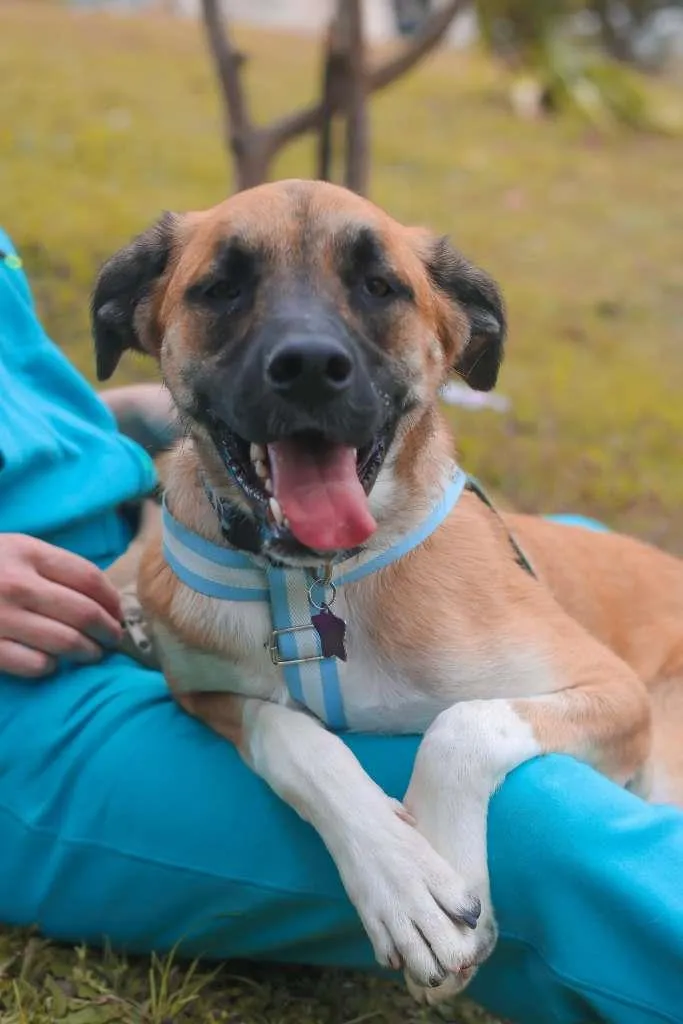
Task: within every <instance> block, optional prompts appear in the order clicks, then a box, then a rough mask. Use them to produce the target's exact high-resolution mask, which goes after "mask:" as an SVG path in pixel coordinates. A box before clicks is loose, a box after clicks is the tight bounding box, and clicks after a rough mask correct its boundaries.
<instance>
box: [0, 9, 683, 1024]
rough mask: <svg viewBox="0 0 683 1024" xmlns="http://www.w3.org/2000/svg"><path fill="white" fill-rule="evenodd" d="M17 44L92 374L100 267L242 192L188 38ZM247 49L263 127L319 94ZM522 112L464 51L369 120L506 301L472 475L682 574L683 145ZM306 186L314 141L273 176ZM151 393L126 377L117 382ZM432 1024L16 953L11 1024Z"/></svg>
mask: <svg viewBox="0 0 683 1024" xmlns="http://www.w3.org/2000/svg"><path fill="white" fill-rule="evenodd" d="M0 24H1V25H2V29H1V30H0V72H1V74H2V81H3V83H4V85H3V88H2V90H0V223H2V224H3V225H4V226H5V227H6V228H7V229H8V230H9V231H10V233H11V234H12V235H13V236H14V238H15V240H16V242H17V245H18V246H19V247H20V249H21V251H22V253H23V256H24V259H25V263H26V266H27V269H28V273H29V275H30V278H31V280H32V283H33V285H34V288H35V292H36V295H37V299H38V305H39V308H40V312H41V314H42V316H43V319H44V322H45V324H46V326H47V328H48V330H49V332H50V333H51V335H52V336H53V337H54V338H55V340H57V341H58V342H59V343H60V344H61V345H63V346H64V348H65V349H66V351H67V352H68V353H69V355H70V356H71V357H72V358H73V359H74V361H75V362H76V363H77V365H78V366H79V367H80V368H81V369H82V370H83V371H84V372H85V373H86V374H87V375H88V376H90V377H92V368H93V360H92V355H91V351H90V338H89V328H88V316H87V306H88V294H89V290H90V287H91V284H92V281H93V275H94V273H95V270H96V267H97V266H98V264H99V263H100V262H101V260H102V259H104V258H105V257H106V256H108V255H109V254H110V253H111V252H112V251H113V250H114V249H115V248H116V247H117V246H119V245H120V244H122V243H124V242H125V241H127V240H128V239H129V238H130V237H131V236H132V235H133V234H134V233H136V232H137V231H139V230H140V229H141V228H142V227H143V226H145V225H146V224H147V223H149V222H151V221H152V220H153V219H154V218H155V217H156V216H157V214H158V213H159V211H160V210H162V209H164V208H169V209H177V210H185V209H189V208H197V207H204V206H208V205H210V204H212V203H214V202H217V201H218V200H220V199H221V198H223V197H224V196H225V195H226V194H227V193H228V192H229V191H230V174H229V168H228V165H227V162H226V157H225V153H224V150H223V146H222V134H221V124H220V110H219V105H218V102H217V97H216V92H215V89H214V83H213V79H212V76H211V73H210V69H209V66H208V63H207V60H206V55H205V53H204V50H203V46H202V43H201V38H200V36H199V33H198V31H197V28H196V26H194V25H192V24H187V23H184V22H182V23H180V22H172V21H169V20H167V19H164V18H161V17H149V18H146V19H142V18H140V19H132V18H126V17H108V16H105V15H96V16H95V15H89V16H88V15H77V14H74V13H72V14H68V13H66V12H64V11H63V10H61V9H60V8H59V7H58V6H44V5H42V4H40V3H36V2H28V0H23V2H21V3H10V4H8V3H4V2H3V0H0ZM240 42H241V44H242V45H243V46H244V48H245V49H246V50H247V51H249V52H250V53H251V54H252V55H253V61H252V62H251V64H250V70H249V84H250V94H251V96H252V97H253V104H254V108H255V111H256V112H257V113H258V115H259V116H260V117H271V116H273V115H275V114H277V113H278V112H282V111H283V110H284V109H286V108H287V107H289V106H291V105H293V104H295V103H299V102H301V101H304V100H306V99H307V98H309V97H310V95H311V93H312V90H313V89H314V87H315V82H316V80H317V50H316V49H315V48H314V47H313V46H312V45H311V43H310V42H309V41H306V40H301V39H298V38H297V37H295V36H277V35H269V34H267V33H262V34H253V33H247V32H244V33H240ZM672 95H674V98H675V99H677V100H680V96H678V97H676V96H675V94H672ZM503 96H504V89H503V84H502V82H501V80H500V79H499V77H498V75H497V73H496V71H495V69H494V68H493V67H492V66H491V65H490V64H489V63H487V62H486V61H484V60H482V59H480V58H478V57H477V56H476V55H474V56H463V55H461V54H458V53H445V54H441V55H439V56H437V57H436V58H435V59H433V60H431V61H430V62H429V63H428V64H427V65H425V66H424V67H423V68H422V69H421V70H420V71H419V72H418V73H416V74H413V75H412V76H410V77H409V78H408V79H406V80H405V81H403V82H401V83H400V84H399V85H398V86H397V87H395V88H393V89H392V90H390V91H389V92H387V93H386V95H382V96H381V97H378V98H377V99H376V100H375V101H374V102H373V112H372V120H373V133H374V138H373V153H374V170H373V178H372V195H373V197H374V198H375V199H376V200H377V201H378V202H380V203H381V204H383V205H384V206H386V207H387V208H388V209H389V210H391V211H392V212H393V213H394V214H395V215H396V216H397V217H398V218H400V219H402V220H405V221H412V222H421V223H426V224H430V225H432V226H433V227H434V228H436V229H437V230H439V231H443V232H448V233H450V234H451V235H452V236H453V238H454V240H455V241H456V243H457V244H458V245H459V246H460V247H461V248H462V249H463V251H464V252H465V253H467V254H468V255H469V256H470V257H472V258H473V259H475V260H477V261H479V262H480V263H481V264H482V265H483V266H485V267H486V268H488V269H489V270H490V271H491V272H492V273H493V274H494V275H495V276H496V277H497V278H498V279H499V281H500V282H501V283H502V285H503V288H504V291H505V293H506V295H507V299H508V304H509V308H510V319H511V336H510V344H509V351H508V360H507V363H506V367H505V370H504V372H503V375H502V379H501V383H500V390H501V391H502V392H503V393H505V394H506V395H508V396H509V397H510V398H511V400H512V411H511V412H510V413H509V414H506V415H499V414H496V413H491V412H476V413H473V412H465V411H460V412H457V413H455V414H454V415H453V418H454V422H455V426H456V429H457V434H458V444H459V448H460V451H461V454H462V458H463V461H464V463H465V465H466V466H467V468H468V469H470V470H471V471H473V472H475V473H477V474H478V475H479V476H480V477H481V478H482V479H483V480H484V481H486V482H487V483H488V484H489V485H491V486H493V487H494V488H496V489H497V491H498V492H499V493H500V494H502V495H503V496H504V497H505V499H506V500H508V501H509V502H510V503H512V504H514V505H516V506H518V507H520V508H523V509H528V510H539V509H542V510H548V511H550V510H566V509H571V510H576V511H583V512H586V513H590V514H594V515H598V516H601V517H603V518H605V519H607V520H608V521H609V522H610V523H611V524H613V525H614V526H616V527H619V528H621V529H624V530H629V531H631V532H634V533H636V534H638V535H640V536H643V537H646V538H649V539H651V540H653V541H656V542H658V543H661V544H662V545H664V546H666V547H668V548H669V549H671V550H674V551H677V552H679V553H683V516H682V515H681V510H682V509H683V473H682V472H681V469H680V467H681V455H680V453H681V437H682V435H683V400H682V399H681V395H682V394H683V203H681V167H682V166H683V141H682V140H680V139H666V138H661V137H655V136H647V135H638V134H633V133H630V132H626V131H624V132H623V133H615V134H611V135H610V136H609V137H607V138H603V139H601V138H599V137H598V136H596V135H595V134H594V133H590V132H587V131H586V129H585V128H584V127H582V126H581V125H579V124H578V123H576V122H573V121H571V120H563V121H558V122H554V123H553V122H550V123H542V124H531V123H522V122H519V121H516V120H514V119H513V118H512V117H511V116H510V115H509V114H508V112H507V110H506V108H505V103H504V100H503ZM311 167H312V152H311V145H310V142H309V141H303V142H301V143H298V144H297V145H295V146H293V147H292V148H291V149H290V150H288V151H287V152H286V153H285V154H284V155H283V157H282V159H281V161H280V162H279V164H278V165H277V167H276V172H277V174H278V175H288V176H289V175H306V174H308V173H310V169H311ZM153 372H154V371H153V368H152V366H151V365H148V364H145V363H143V362H139V361H138V362H135V361H130V360H129V361H127V362H126V364H125V367H124V370H123V372H122V374H120V376H119V379H120V380H121V379H124V378H125V377H127V378H128V379H133V378H134V377H136V376H138V377H144V376H150V375H151V374H152V373H153ZM238 973H239V976H238ZM436 1019H438V1018H437V1015H436V1014H432V1015H428V1014H426V1013H423V1012H422V1011H419V1010H418V1009H416V1008H415V1007H413V1005H412V1004H411V1003H410V1001H409V1000H408V999H407V997H406V996H405V995H404V993H403V992H402V990H401V989H400V988H395V987H394V986H391V985H387V984H384V983H381V982H379V981H376V980H369V979H367V978H358V977H355V976H349V975H346V974H344V973H334V972H324V973H320V972H313V971H305V972H304V971H286V972H285V971H274V970H270V971H268V970H265V969H258V970H256V969H255V968H253V967H251V968H240V969H239V972H238V971H237V969H236V968H235V967H234V965H227V966H225V967H223V968H222V969H221V971H220V972H219V974H218V975H217V976H216V977H215V978H213V977H212V976H211V975H210V973H209V972H207V971H205V970H203V969H202V970H198V971H196V972H195V973H194V974H191V975H190V974H188V966H187V965H178V966H174V965H173V964H169V963H168V962H165V963H157V962H155V963H153V964H151V965H150V963H149V962H146V961H135V962H131V963H130V964H127V963H126V962H125V961H123V960H122V959H121V958H117V957H114V956H113V955H107V956H102V955H101V954H98V953H96V952H94V953H91V954H86V953H85V952H84V951H73V950H63V949H60V948H57V947H50V946H47V947H46V946H44V945H42V944H41V943H39V942H37V941H36V940H35V939H28V940H27V938H26V936H24V935H20V934H16V933H5V934H2V933H0V1024H19V1022H21V1024H43V1022H47V1021H56V1020H63V1021H64V1022H66V1024H99V1022H100V1021H116V1020H119V1021H122V1022H124V1024H133V1022H141V1024H149V1022H156V1024H160V1022H161V1021H165V1022H169V1021H174V1022H176V1024H182V1022H185V1021H187V1022H190V1021H192V1022H196V1024H199V1022H204V1021H208V1022H210V1021H223V1020H225V1021H230V1022H232V1024H238V1022H244V1024H261V1022H264V1024H265V1022H268V1024H327V1022H329V1024H351V1022H356V1024H360V1022H361V1021H366V1020H367V1021H376V1022H377V1024H398V1022H399V1021H400V1022H411V1021H427V1020H436ZM451 1019H453V1017H452V1016H451ZM457 1019H459V1020H461V1021H465V1020H467V1021H474V1020H478V1019H483V1018H479V1017H478V1016H477V1015H476V1011H474V1010H471V1009H470V1008H468V1007H467V1006H463V1007H462V1008H461V1009H459V1010H458V1011H457Z"/></svg>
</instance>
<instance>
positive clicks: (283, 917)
mask: <svg viewBox="0 0 683 1024" xmlns="http://www.w3.org/2000/svg"><path fill="white" fill-rule="evenodd" d="M0 249H3V250H4V251H5V252H6V253H11V252H12V249H11V244H10V242H9V239H8V238H7V237H6V236H3V235H2V233H0ZM17 262H18V261H16V260H14V259H12V258H10V259H9V260H7V259H5V260H4V261H3V260H2V258H1V257H0V466H2V468H0V531H3V532H7V531H21V532H26V533H31V534H34V535H35V536H38V537H42V538H45V539H46V540H49V541H52V542H53V543H57V544H60V545H62V546H64V547H66V548H68V549H70V550H72V551H76V552H78V553H80V554H82V555H84V556H85V557H87V558H90V559H92V560H93V561H95V562H96V563H97V564H99V565H101V566H104V565H106V564H107V563H108V562H110V561H111V560H112V559H113V558H115V557H116V555H117V554H119V553H120V552H121V551H122V550H123V548H124V546H125V544H126V542H127V540H128V527H127V526H126V521H125V518H124V517H122V516H121V515H120V514H119V512H118V511H117V508H118V506H119V505H120V504H121V503H122V502H124V501H126V500H130V499H132V498H135V497H136V496H139V495H141V494H143V493H145V492H147V491H148V490H149V489H150V487H151V486H152V484H153V481H154V471H153V467H152V465H151V463H150V461H149V459H148V457H147V456H146V455H145V454H144V452H142V451H141V450H140V449H139V448H137V447H136V446H135V445H133V444H131V443H130V442H129V441H127V440H126V439H124V438H123V437H121V436H120V435H119V434H117V432H116V429H115V425H114V422H113V420H112V417H111V416H110V414H109V413H108V412H107V410H106V409H105V408H104V406H103V405H102V404H101V402H100V401H99V400H98V399H97V397H96V396H95V394H94V393H93V391H92V390H91V389H90V388H89V386H88V385H87V384H86V382H85V381H84V380H82V379H81V378H80V377H79V376H78V374H77V373H76V372H75V371H74V370H73V369H72V368H71V367H70V366H69V365H68V363H67V362H66V361H65V360H64V358H63V357H62V356H61V355H60V353H59V351H58V350H57V349H56V347H55V346H54V345H52V343H51V342H50V341H49V340H48V339H47V337H46V336H45V334H44V333H43V331H42V329H41V327H40V325H39V323H38V321H37V319H36V316H35V312H34V309H33V305H32V301H31V297H30V294H29V290H28V285H27V282H26V279H25V277H24V275H23V272H22V271H21V269H20V267H19V266H17ZM0 568H1V567H0ZM347 742H348V744H349V746H350V747H351V748H352V749H353V750H354V751H355V753H356V754H357V756H358V757H359V759H360V760H361V762H362V763H363V765H364V766H365V768H366V769H367V771H368V772H369V773H370V774H371V775H372V776H373V777H374V778H375V779H376V780H377V781H378V782H379V784H380V785H382V786H383V787H384V789H385V790H386V791H387V792H388V793H390V794H391V795H393V796H396V797H401V796H402V794H403V793H404V792H405V789H406V786H407V783H408V779H409V775H410V771H411V767H412V762H413V758H414V755H415V751H416V748H417V745H418V742H419V739H418V738H417V737H401V738H398V737H397V738H391V737H372V736H360V735H359V736H349V737H348V738H347ZM489 840H490V860H491V874H492V884H493V893H494V900H495V904H496V907H497V911H498V918H499V922H500V930H501V940H500V942H499V944H498V948H497V950H496V952H495V954H494V956H493V957H492V959H491V961H490V962H489V963H488V964H487V965H486V966H485V967H484V968H483V969H482V970H481V971H480V973H479V975H478V976H477V978H476V980H475V983H474V984H473V986H472V988H471V990H470V991H471V994H472V995H473V996H475V997H476V998H477V999H479V1000H480V1001H481V1002H482V1003H483V1004H485V1005H486V1006H487V1007H488V1008H489V1009H491V1010H492V1011H494V1012H496V1013H498V1014H500V1015H502V1016H505V1017H507V1018H509V1019H511V1020H514V1021H518V1022H522V1024H549V1022H551V1021H554V1022H558V1024H579V1022H581V1024H584V1022H587V1021H603V1022H604V1021H606V1022H610V1024H646V1022H655V1021H660V1022H661V1021H667V1022H671V1024H673V1022H678V1024H682V1022H683V816H682V815H680V814H679V813H678V812H676V811H674V810H671V809H664V808H652V807H648V806H647V805H645V804H644V803H642V802H641V801H640V800H638V799H637V798H636V797H634V796H631V795H629V794H628V793H626V792H623V791H621V790H619V789H618V788H616V787H615V786H613V785H612V784H611V783H609V782H608V781H606V780H605V779H603V778H602V777H600V776H599V775H597V774H596V773H595V772H593V771H592V770H590V769H589V768H587V767H585V766H583V765H580V764H578V763H576V762H574V761H573V760H571V759H570V758H564V757H547V758H541V759H538V760H536V761H534V762H532V763H530V764H527V765H525V766H523V767H522V768H520V769H518V770H517V771H515V772H514V773H513V774H512V775H511V776H510V777H509V779H508V780H507V781H506V782H505V783H504V785H503V787H502V789H501V790H500V792H499V793H498V794H497V795H496V796H495V798H494V800H493V803H492V808H491V813H490V830H489ZM0 920H1V921H4V922H7V923H10V924H17V925H29V924H34V923H37V924H38V925H39V926H40V927H41V928H42V930H43V931H44V932H45V934H47V935H49V936H52V937H54V938H57V939H64V940H69V941H84V942H88V943H98V942H101V941H103V940H104V939H105V938H107V939H109V940H110V941H111V942H112V943H113V944H114V945H115V946H117V947H121V948H125V949H127V950H129V951H137V952H145V951H149V950H152V949H154V950H158V951H162V950H168V949H170V948H171V947H173V946H174V945H175V944H176V943H180V945H181V948H182V949H183V951H184V952H186V953H187V954H191V955H197V954H201V955H204V956H206V957H210V958H237V957H239V958H254V959H270V960H279V961H290V962H299V963H308V964H327V965H336V966H340V967H354V968H361V969H372V967H373V958H372V952H371V949H370V946H369V944H368V941H367V939H366V937H365V935H364V933H363V930H362V928H361V925H360V923H359V920H358V918H357V915H356V913H355V911H354V910H353V908H352V907H351V906H350V904H349V903H348V901H347V899H346V896H345V894H344V891H343V889H342V887H341V884H340V881H339V878H338V876H337V872H336V870H335V868H334V865H333V863H332V862H331V860H330V858H329V856H328V854H327V852H326V851H325V849H324V847H323V845H322V843H321V842H320V840H319V839H318V837H317V835H316V834H315V833H314V832H313V830H312V829H311V828H310V827H309V826H308V825H307V824H305V823H304V822H302V821H301V820H300V819H299V818H298V817H297V816H296V815H295V814H294V812H293V811H291V810H290V809H289V808H288V807H287V806H285V805H284V804H283V803H282V802H281V801H280V800H278V799H277V798H276V797H275V796H274V795H273V794H272V793H271V792H270V791H269V789H268V788H267V787H266V786H265V785H264V784H263V783H262V782H261V781H260V780H259V779H258V778H256V777H255V776H254V775H252V773H251V772H250V771H249V770H248V769H247V768H246V767H245V766H244V765H243V764H242V763H241V761H240V759H239V756H238V755H237V754H236V753H235V751H234V750H233V749H232V747H231V746H230V745H229V744H227V743H225V742H224V741H223V740H221V739H219V738H218V737H217V736H215V735H214V734H213V733H211V732H210V731H209V730H208V729H207V728H205V727H204V726H203V725H201V724H200V723H198V722H196V721H194V720H193V719H191V718H190V717H189V716H187V715H185V714H184V713H183V712H182V711H181V710H180V709H179V708H178V707H177V706H176V705H175V703H174V702H173V701H172V700H171V699H170V698H169V696H168V693H167V690H166V687H165V685H164V682H163V679H162V678H161V676H160V675H159V674H158V673H156V672H150V671H146V670H144V669H142V668H140V667H138V666H137V665H135V664H134V663H133V662H131V661H129V660H128V659H127V658H125V657H124V656H122V655H115V656H111V657H108V658H107V659H106V660H105V661H104V662H103V663H101V664H98V665H94V666H81V667H70V668H66V669H63V670H62V671H61V672H59V673H58V674H57V675H56V676H53V677H52V678H51V679H49V680H45V681H44V682H41V683H37V684H36V683H27V682H23V681H20V680H17V679H12V678H10V677H8V676H6V675H4V676H3V675H0Z"/></svg>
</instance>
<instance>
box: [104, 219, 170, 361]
mask: <svg viewBox="0 0 683 1024" xmlns="http://www.w3.org/2000/svg"><path fill="white" fill-rule="evenodd" d="M175 224H176V217H175V215H174V214H171V213H165V214H164V215H163V216H162V217H161V218H160V220H158V221H157V223H156V224H154V225H153V226H152V227H151V228H149V229H148V230H147V231H145V232H143V234H141V235H138V236H137V238H134V239H133V241H132V242H131V243H130V244H129V245H127V246H126V247H125V248H124V249H121V250H120V251H119V252H117V253H116V254H115V255H114V256H112V257H111V259H109V260H107V262H106V263H105V264H104V266H103V267H102V269H101V270H100V273H99V276H98V278H97V281H96V283H95V288H94V291H93V297H92V303H91V316H92V328H93V335H94V339H95V355H96V362H97V379H98V380H108V379H109V378H110V377H111V375H112V373H113V372H114V370H115V369H116V367H117V365H118V362H119V359H120V358H121V356H122V354H123V353H124V352H125V351H126V349H136V350H137V351H138V352H149V353H154V352H155V351H157V350H158V348H159V344H160V339H159V338H158V336H157V335H158V329H157V326H156V324H155V323H154V315H153V309H152V303H151V302H150V301H149V300H150V298H151V295H152V291H153V286H154V284H155V282H156V281H157V280H158V279H159V278H160V277H161V275H162V274H163V272H164V270H165V269H166V266H167V264H168V260H169V256H170V253H171V247H172V244H173V233H174V226H175Z"/></svg>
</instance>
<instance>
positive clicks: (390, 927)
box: [339, 807, 480, 987]
mask: <svg viewBox="0 0 683 1024" xmlns="http://www.w3.org/2000/svg"><path fill="white" fill-rule="evenodd" d="M391 811H392V813H391V814H390V815H388V816H386V817H384V816H382V817H383V820H382V822H381V824H380V823H379V822H377V823H376V826H378V827H376V828H374V829H373V834H372V841H371V842H368V841H366V842H364V843H363V844H362V849H360V850H359V849H358V847H357V848H356V856H354V859H353V862H352V863H347V864H346V865H342V864H339V867H340V870H341V873H342V877H343V878H344V882H345V885H346V888H347V891H348V893H349V896H350V897H351V899H352V901H353V903H354V904H355V906H356V908H357V910H358V913H359V915H360V917H361V920H362V921H363V924H364V925H365V929H366V931H367V933H368V935H369V937H370V940H371V942H372V944H373V947H374V950H375V955H376V956H377V959H378V961H379V962H380V963H381V964H384V965H386V966H388V967H392V968H393V969H394V970H400V969H401V968H402V969H404V970H405V971H406V973H407V974H409V975H410V977H411V978H412V979H413V981H414V982H415V984H416V985H417V986H428V987H434V986H437V985H439V984H441V983H442V982H443V981H444V980H445V979H447V978H448V977H449V975H452V974H453V972H458V971H460V970H462V969H464V968H465V967H467V965H469V964H470V963H471V962H472V960H473V958H474V957H475V956H476V951H477V940H476V933H477V922H478V918H479V912H480V904H479V900H478V899H477V898H476V896H473V895H472V894H470V893H469V892H468V890H467V887H466V886H465V885H464V884H463V882H462V880H461V879H460V878H459V876H458V875H457V874H456V873H455V871H454V870H453V869H452V868H451V867H450V865H448V864H447V863H446V861H445V860H444V859H443V858H442V857H440V856H439V854H437V853H436V852H435V851H434V850H433V849H432V847H431V846H430V845H429V843H428V842H427V840H426V839H425V838H424V837H423V836H422V835H420V833H419V832H416V831H415V829H414V828H412V827H411V826H410V825H409V824H407V823H406V822H404V821H403V820H401V819H400V818H399V817H397V816H396V813H395V810H394V809H393V807H392V808H391Z"/></svg>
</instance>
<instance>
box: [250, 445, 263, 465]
mask: <svg viewBox="0 0 683 1024" xmlns="http://www.w3.org/2000/svg"><path fill="white" fill-rule="evenodd" d="M249 458H250V459H251V461H252V462H254V463H256V462H265V461H266V449H265V448H264V447H263V445H262V444H252V445H250V447H249Z"/></svg>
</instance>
